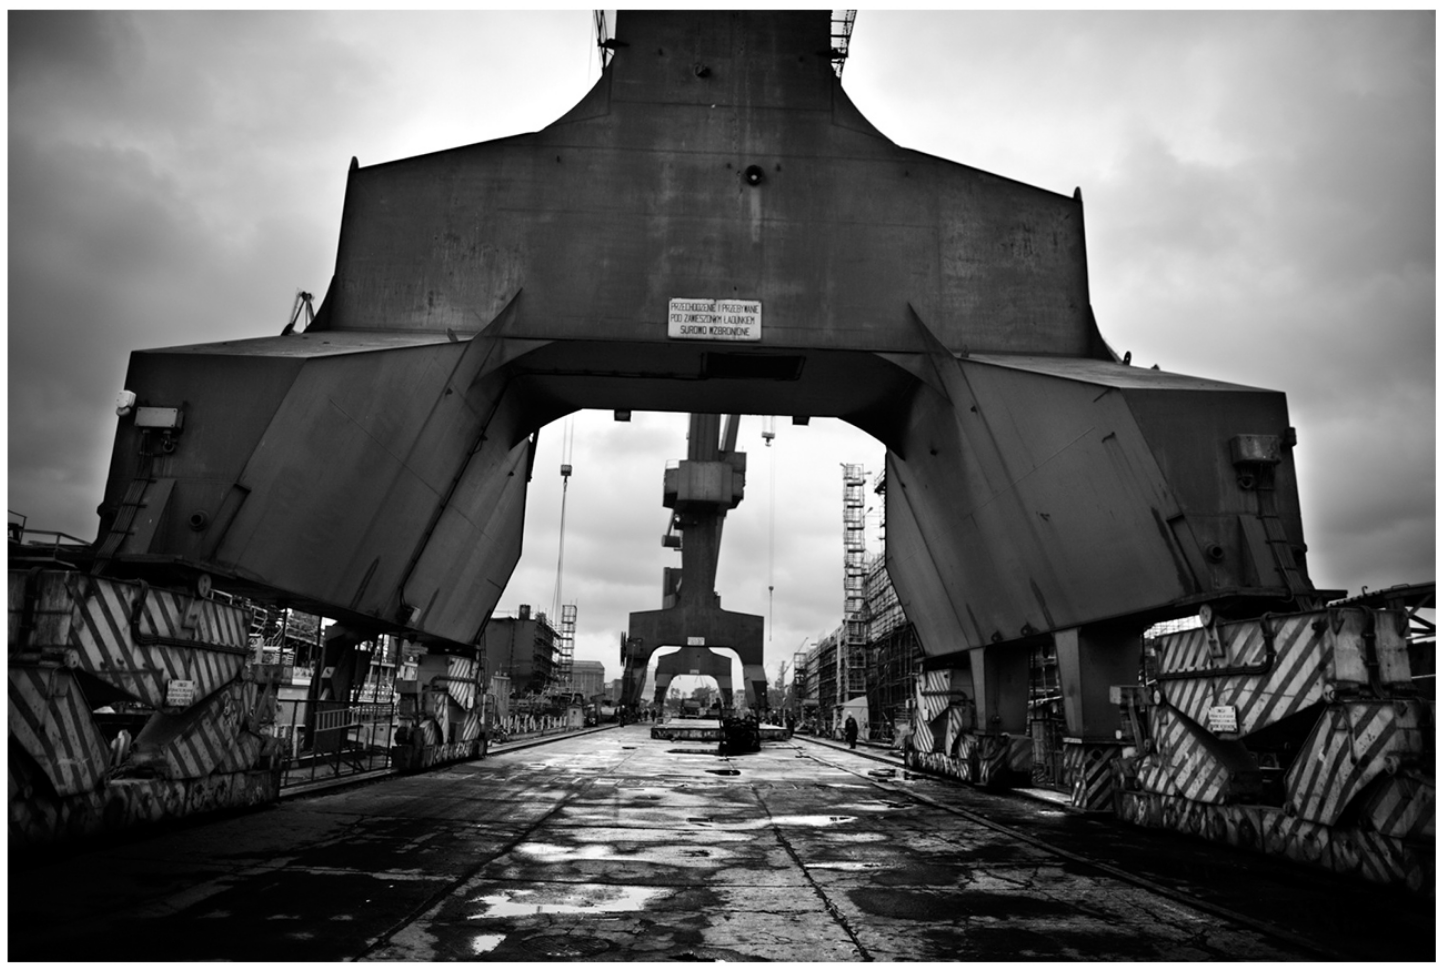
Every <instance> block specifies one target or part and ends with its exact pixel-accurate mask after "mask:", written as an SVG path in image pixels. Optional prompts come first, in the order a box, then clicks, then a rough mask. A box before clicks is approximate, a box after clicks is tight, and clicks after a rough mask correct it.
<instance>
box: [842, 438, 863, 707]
mask: <svg viewBox="0 0 1444 970" xmlns="http://www.w3.org/2000/svg"><path fill="white" fill-rule="evenodd" d="M866 482H867V476H866V475H865V474H864V473H863V470H862V466H861V465H843V466H842V549H843V563H842V568H843V572H842V589H843V621H842V638H841V641H840V642H839V644H838V651H837V664H838V668H837V695H838V701H839V702H841V701H849V700H852V699H853V698H854V697H859V696H861V695H863V694H866V693H867V597H866V595H865V591H864V586H865V584H866V576H867V562H866V558H867V535H866V528H865V526H866V517H865V512H864V509H863V506H864V504H865V502H866V499H865V497H864V495H863V486H864V484H865V483H866Z"/></svg>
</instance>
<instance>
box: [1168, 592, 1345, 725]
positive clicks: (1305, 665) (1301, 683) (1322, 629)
mask: <svg viewBox="0 0 1444 970" xmlns="http://www.w3.org/2000/svg"><path fill="white" fill-rule="evenodd" d="M1271 623H1272V624H1273V629H1274V631H1275V632H1274V652H1275V658H1274V662H1273V666H1272V668H1271V669H1270V670H1269V671H1268V672H1267V673H1265V674H1234V675H1231V676H1217V677H1199V678H1196V679H1190V680H1168V679H1167V675H1168V674H1173V673H1189V672H1200V671H1207V670H1209V669H1213V668H1225V667H1237V666H1246V665H1254V664H1261V663H1263V662H1264V661H1265V660H1266V659H1267V658H1268V650H1267V645H1266V641H1265V637H1264V632H1263V626H1262V624H1260V623H1258V622H1249V623H1230V624H1221V625H1219V626H1217V627H1215V628H1214V631H1215V632H1216V635H1217V647H1215V645H1214V643H1212V642H1211V641H1210V631H1209V630H1208V629H1207V628H1199V629H1195V630H1185V631H1183V632H1181V633H1175V634H1170V635H1168V636H1166V637H1163V638H1162V643H1161V645H1160V654H1159V657H1160V664H1159V672H1160V674H1161V675H1162V676H1160V686H1161V687H1162V689H1163V692H1164V694H1165V696H1166V697H1167V699H1168V703H1169V704H1170V705H1172V706H1173V707H1176V708H1178V709H1179V710H1180V711H1182V712H1183V713H1184V714H1186V715H1187V716H1188V717H1189V718H1190V719H1191V720H1193V721H1195V722H1197V723H1199V724H1203V723H1205V722H1206V721H1207V720H1208V709H1209V708H1210V707H1224V706H1231V707H1234V708H1237V711H1238V731H1239V733H1240V734H1249V733H1251V732H1253V731H1257V730H1258V729H1259V728H1262V727H1266V726H1268V725H1270V724H1273V723H1275V722H1277V721H1280V720H1282V719H1284V718H1286V717H1288V716H1289V715H1290V714H1293V713H1296V712H1297V711H1300V710H1302V709H1304V708H1305V707H1308V706H1309V705H1311V704H1317V703H1318V702H1319V701H1321V700H1323V697H1324V687H1325V684H1326V675H1327V674H1328V672H1329V670H1330V667H1331V666H1332V663H1331V661H1332V654H1333V649H1334V648H1333V646H1332V645H1331V644H1330V642H1329V640H1328V624H1327V621H1322V620H1321V619H1320V617H1319V615H1317V614H1304V615H1301V616H1293V617H1285V618H1281V619H1274V620H1272V621H1271ZM1220 649H1221V652H1222V655H1221V656H1220V655H1219V651H1220ZM1210 651H1213V652H1212V653H1210Z"/></svg>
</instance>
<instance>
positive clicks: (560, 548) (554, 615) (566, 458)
mask: <svg viewBox="0 0 1444 970" xmlns="http://www.w3.org/2000/svg"><path fill="white" fill-rule="evenodd" d="M575 433H576V432H575V429H574V427H573V425H572V416H571V415H567V418H566V421H565V423H563V425H562V514H561V522H560V524H559V525H558V526H557V578H556V584H555V585H554V586H553V587H552V611H551V614H550V617H551V619H552V620H553V622H558V621H559V620H560V618H561V611H562V561H563V558H564V555H565V553H566V548H567V483H568V482H570V481H571V477H572V441H573V437H574V435H575Z"/></svg>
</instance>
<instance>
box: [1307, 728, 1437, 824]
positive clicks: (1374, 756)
mask: <svg viewBox="0 0 1444 970" xmlns="http://www.w3.org/2000/svg"><path fill="white" fill-rule="evenodd" d="M1418 723H1419V721H1418V717H1417V708H1416V706H1415V705H1412V704H1409V703H1407V702H1404V701H1355V702H1350V703H1343V704H1336V705H1333V706H1331V707H1329V708H1328V709H1327V710H1325V712H1324V714H1323V716H1322V717H1320V718H1319V721H1318V723H1317V724H1315V725H1314V729H1313V731H1312V732H1311V733H1310V734H1309V737H1308V740H1307V741H1305V742H1304V746H1303V749H1302V750H1301V751H1300V752H1299V755H1298V757H1297V758H1296V759H1295V760H1294V763H1293V765H1291V766H1290V767H1289V770H1288V773H1287V775H1286V776H1285V786H1286V787H1285V791H1286V792H1287V797H1288V803H1289V804H1290V805H1292V806H1293V808H1294V811H1295V813H1296V814H1297V815H1298V816H1299V817H1300V818H1304V819H1310V820H1312V821H1315V822H1321V823H1323V824H1325V825H1332V824H1333V823H1334V822H1335V821H1337V820H1338V818H1339V815H1340V814H1341V813H1342V812H1343V810H1344V808H1345V806H1347V805H1348V804H1349V802H1350V800H1351V799H1353V797H1354V796H1355V795H1356V794H1358V793H1359V792H1360V791H1361V790H1362V789H1363V788H1364V786H1365V785H1367V784H1368V783H1369V782H1371V781H1372V780H1373V779H1374V778H1375V777H1377V776H1378V775H1379V774H1380V773H1381V772H1383V771H1385V770H1387V768H1388V765H1389V762H1388V760H1387V756H1388V755H1391V754H1393V755H1400V754H1417V753H1419V752H1420V751H1421V750H1422V748H1423V739H1422V737H1421V736H1420V732H1419V730H1418Z"/></svg>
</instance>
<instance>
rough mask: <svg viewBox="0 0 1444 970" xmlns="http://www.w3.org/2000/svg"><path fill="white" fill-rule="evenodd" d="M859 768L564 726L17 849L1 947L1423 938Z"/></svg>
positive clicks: (1093, 954)
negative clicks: (435, 764)
mask: <svg viewBox="0 0 1444 970" xmlns="http://www.w3.org/2000/svg"><path fill="white" fill-rule="evenodd" d="M881 767H882V766H881V765H880V764H878V763H877V762H876V761H870V760H868V759H867V758H865V757H863V756H861V755H860V754H855V753H851V752H848V751H846V750H839V749H838V748H836V747H832V746H825V745H820V744H817V743H814V742H810V741H806V740H801V739H799V740H796V741H792V742H786V743H769V744H767V745H765V746H764V749H763V751H762V752H760V753H758V754H751V755H743V756H737V757H732V758H720V757H718V756H717V755H716V754H715V746H710V745H705V746H704V745H701V744H698V743H687V742H669V741H655V740H652V739H651V738H649V737H648V728H647V727H646V726H644V725H633V726H629V727H626V728H622V729H618V730H611V731H604V732H600V733H597V734H592V735H588V736H584V737H576V738H569V739H566V740H562V741H557V742H554V743H551V744H548V745H545V746H542V747H536V748H532V749H529V750H521V751H512V752H508V753H501V754H497V755H493V756H492V757H489V758H487V759H485V760H482V761H478V762H473V763H470V764H466V765H460V766H453V767H451V768H448V769H444V770H441V771H436V772H431V773H428V774H425V775H419V776H413V777H410V778H404V779H403V778H395V779H388V780H386V781H383V782H378V783H373V784H369V785H366V786H363V787H359V788H353V789H348V790H344V791H339V792H335V793H332V794H327V795H319V796H314V797H309V798H305V799H300V800H292V801H287V802H285V803H283V804H281V805H279V806H276V807H273V808H270V809H266V810H263V811H260V812H253V813H249V814H245V815H239V816H233V817H229V818H226V819H222V820H219V821H215V822H212V823H208V824H203V825H192V826H188V827H185V828H180V829H177V830H173V831H169V832H165V833H161V834H155V835H151V836H148V837H144V838H135V839H133V840H131V841H129V842H127V843H125V844H121V845H113V846H109V847H105V848H99V849H93V850H89V851H85V852H82V853H78V854H75V855H72V856H71V857H69V858H56V859H53V860H50V861H47V862H45V863H43V864H38V865H32V866H28V867H24V868H15V867H12V871H11V879H10V897H9V898H10V911H9V917H10V919H9V957H10V959H12V960H62V959H64V960H107V961H110V960H214V959H229V960H248V961H275V960H285V961H301V960H327V961H339V960H351V959H368V960H406V961H422V960H425V961H431V960H501V961H578V960H591V959H603V960H629V959H630V960H649V961H654V960H656V961H659V960H677V959H704V960H710V959H726V960H757V959H761V960H782V961H790V962H815V961H821V960H828V961H832V960H839V961H840V960H869V959H870V960H892V961H901V960H908V961H912V960H930V961H957V960H1065V959H1066V960H1074V959H1089V960H1152V961H1175V960H1178V961H1181V960H1218V959H1225V960H1248V961H1257V960H1316V959H1321V958H1328V957H1330V956H1332V957H1334V958H1362V959H1375V960H1378V959H1418V960H1426V959H1432V957H1433V911H1432V905H1431V904H1429V903H1428V902H1427V901H1419V900H1415V899H1411V898H1407V897H1398V896H1394V895H1391V894H1387V893H1384V892H1383V891H1382V890H1377V889H1372V888H1370V887H1368V886H1359V885H1355V884H1344V883H1340V882H1337V881H1331V880H1329V879H1326V878H1323V876H1322V875H1320V876H1314V875H1312V874H1305V875H1300V874H1298V873H1297V872H1296V871H1295V870H1293V869H1291V868H1286V869H1282V870H1276V868H1275V867H1272V866H1270V865H1268V864H1266V863H1265V861H1264V860H1258V859H1257V858H1256V857H1249V858H1241V857H1240V856H1239V854H1235V853H1230V852H1229V851H1228V850H1226V849H1220V848H1218V847H1213V846H1202V845H1201V844H1192V843H1189V840H1185V839H1180V838H1178V837H1172V836H1157V835H1155V834H1153V833H1146V832H1142V831H1141V830H1137V829H1131V828H1127V827H1123V826H1119V825H1117V824H1115V823H1105V822H1099V821H1096V820H1090V819H1084V818H1079V817H1078V816H1076V815H1073V814H1072V813H1068V812H1064V811H1062V810H1060V809H1057V808H1055V807H1053V806H1049V805H1047V804H1045V803H1040V802H1036V801H1029V800H1027V799H1021V798H1016V797H1014V798H998V797H994V796H989V795H986V794H985V793H981V792H976V791H974V790H972V789H969V788H966V787H964V786H959V785H955V784H952V783H949V782H944V781H940V780H930V779H921V778H913V779H905V778H904V777H903V773H902V772H901V771H898V772H897V774H896V776H895V777H894V778H891V779H878V778H874V777H872V776H870V775H869V774H868V772H869V771H872V770H877V769H880V768H881ZM977 814H985V816H986V818H987V819H989V820H992V821H994V822H995V823H1002V824H1005V825H1007V826H1010V827H1012V828H1015V829H1017V830H1019V831H1022V832H1024V833H1025V834H1026V835H1027V836H1028V839H1029V841H1025V840H1019V839H1018V838H1016V837H1014V836H1013V835H1011V834H1009V833H1008V832H1003V831H998V830H997V829H996V828H993V827H990V826H989V825H987V824H983V823H980V822H979V821H977V820H975V819H974V818H970V817H969V816H970V815H977ZM1048 846H1057V847H1059V848H1061V849H1063V851H1064V854H1062V855H1060V854H1058V853H1055V852H1053V851H1050V850H1049V848H1048ZM1094 856H1097V857H1099V858H1100V859H1101V860H1102V861H1104V862H1105V864H1108V865H1111V866H1112V867H1113V869H1114V871H1115V872H1117V873H1120V874H1125V875H1126V874H1138V875H1140V876H1142V877H1143V878H1142V880H1141V883H1140V882H1135V881H1132V880H1130V879H1128V878H1120V877H1119V876H1118V875H1110V874H1108V873H1107V872H1104V871H1101V870H1099V869H1098V868H1096V867H1094V866H1092V865H1090V864H1089V862H1088V861H1087V860H1088V859H1089V858H1092V857H1094ZM1291 880H1293V881H1292V882H1291ZM1311 893H1312V894H1314V895H1315V896H1316V897H1317V898H1316V899H1313V900H1310V898H1309V896H1310V894H1311ZM1188 899H1198V900H1199V901H1200V903H1199V905H1196V906H1195V905H1190V904H1189V902H1188V901H1187V900H1188ZM1230 904H1237V907H1236V908H1237V909H1238V911H1240V912H1242V913H1244V914H1245V916H1246V917H1248V919H1247V920H1246V921H1245V922H1238V921H1235V920H1232V919H1229V918H1227V917H1226V916H1225V915H1221V913H1222V911H1224V910H1227V909H1229V908H1230ZM1339 913H1345V914H1348V923H1346V924H1345V925H1339V923H1340V919H1341V917H1340V916H1339V915H1338V914H1339ZM1349 923H1352V925H1349Z"/></svg>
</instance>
